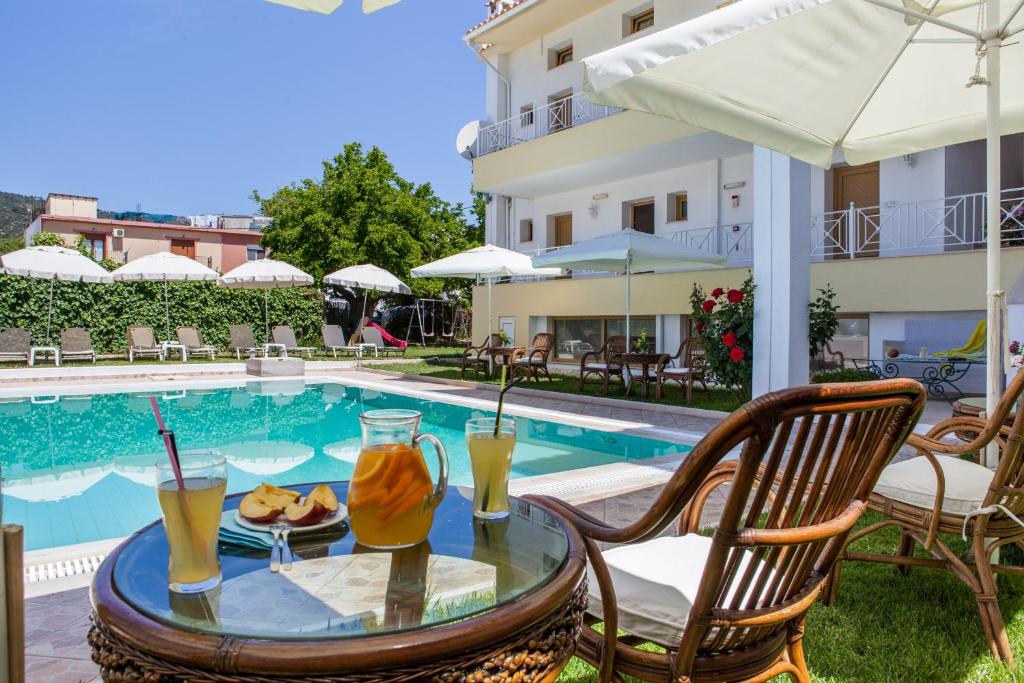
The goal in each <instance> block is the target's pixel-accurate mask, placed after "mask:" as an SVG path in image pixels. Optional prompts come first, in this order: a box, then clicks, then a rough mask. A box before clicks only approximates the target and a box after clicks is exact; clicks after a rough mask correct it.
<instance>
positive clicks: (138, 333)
mask: <svg viewBox="0 0 1024 683" xmlns="http://www.w3.org/2000/svg"><path fill="white" fill-rule="evenodd" d="M136 356H156V357H157V358H159V359H160V360H163V359H164V350H163V347H161V346H160V345H159V344H157V343H156V335H155V334H153V328H152V327H147V326H145V325H134V326H132V327H129V328H128V362H129V363H134V362H135V357H136Z"/></svg>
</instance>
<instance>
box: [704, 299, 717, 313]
mask: <svg viewBox="0 0 1024 683" xmlns="http://www.w3.org/2000/svg"><path fill="white" fill-rule="evenodd" d="M703 308H704V312H705V313H710V312H711V311H713V310H715V302H714V301H712V300H711V299H708V300H707V301H705V302H704V305H703Z"/></svg>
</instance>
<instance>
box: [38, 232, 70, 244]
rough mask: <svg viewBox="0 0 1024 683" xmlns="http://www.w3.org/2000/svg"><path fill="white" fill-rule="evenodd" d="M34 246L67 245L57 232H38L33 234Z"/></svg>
mask: <svg viewBox="0 0 1024 683" xmlns="http://www.w3.org/2000/svg"><path fill="white" fill-rule="evenodd" d="M32 246H33V247H66V246H68V245H67V243H65V242H64V238H63V237H61V236H60V235H58V234H57V233H55V232H37V233H36V234H34V235H32Z"/></svg>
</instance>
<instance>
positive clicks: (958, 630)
mask: <svg viewBox="0 0 1024 683" xmlns="http://www.w3.org/2000/svg"><path fill="white" fill-rule="evenodd" d="M877 519H879V517H878V516H876V515H874V514H873V513H868V514H867V515H865V517H864V519H863V520H862V521H861V523H860V525H859V526H864V525H866V524H868V523H870V522H873V521H876V520H877ZM896 540H897V534H896V532H895V530H893V529H887V530H885V531H882V532H878V533H876V534H874V535H873V536H869V537H868V538H865V539H862V540H861V541H859V542H858V543H856V544H855V545H854V548H856V549H858V550H862V551H866V552H887V553H892V552H893V551H894V550H895V548H896ZM947 540H949V539H948V538H947ZM955 542H956V543H957V545H955V546H954V547H957V548H961V549H963V548H966V544H964V543H961V542H959V539H956V541H955ZM1008 556H1009V557H1008ZM1019 558H1020V553H1019V552H1018V551H1016V550H1010V551H1005V550H1004V560H1006V561H1009V562H1013V563H1020V559H1019ZM999 589H1000V593H999V605H1000V607H1001V609H1002V612H1003V619H1004V620H1005V621H1006V627H1007V631H1008V632H1009V636H1010V644H1011V646H1012V647H1013V649H1014V654H1015V655H1016V656H1017V658H1018V660H1020V659H1021V658H1022V657H1024V581H1022V577H1017V576H1009V575H1004V576H1001V577H1000V578H999ZM805 643H806V646H805V652H806V656H807V665H808V668H809V669H810V671H811V678H812V680H813V681H816V682H818V683H840V682H843V683H866V682H872V683H873V682H876V681H878V682H881V681H894V682H895V681H906V682H911V681H913V682H918V681H922V682H923V681H943V682H945V681H965V682H966V681H970V682H972V683H974V682H979V683H980V682H982V681H984V682H985V683H990V682H999V683H1002V682H1004V681H1006V682H1011V681H1024V672H1011V671H1008V670H1007V669H1006V667H1004V666H1003V665H1002V664H1000V663H999V662H997V661H996V660H995V659H993V658H992V656H991V655H990V654H989V648H988V644H987V643H986V642H985V639H984V637H983V634H982V627H981V619H980V618H979V617H978V609H977V604H976V603H975V601H974V596H973V594H972V593H971V591H970V590H969V589H968V588H967V587H966V586H964V585H963V584H961V583H960V582H959V581H957V580H956V579H954V578H953V576H952V575H951V574H948V573H946V572H943V571H939V570H935V569H921V568H916V569H914V570H913V571H912V572H911V573H910V574H909V575H907V576H902V575H899V574H897V573H895V572H894V571H893V569H892V568H891V567H889V566H886V565H880V564H867V563H861V562H848V563H845V564H844V565H843V576H842V581H841V583H840V592H839V599H838V600H837V601H836V603H835V604H834V605H833V606H831V607H825V606H822V605H821V604H815V605H814V607H812V608H811V611H810V614H809V616H808V619H807V631H806V635H805ZM595 679H596V676H595V672H594V670H593V669H592V668H591V667H589V666H588V665H586V664H584V663H583V662H581V661H580V660H575V659H574V660H573V661H572V662H571V663H570V665H569V666H568V667H567V668H566V670H565V671H564V672H563V673H562V675H561V676H560V677H559V679H558V680H559V682H560V683H587V682H589V681H593V680H595ZM777 680H779V681H786V680H788V679H787V678H786V677H781V678H779V679H777Z"/></svg>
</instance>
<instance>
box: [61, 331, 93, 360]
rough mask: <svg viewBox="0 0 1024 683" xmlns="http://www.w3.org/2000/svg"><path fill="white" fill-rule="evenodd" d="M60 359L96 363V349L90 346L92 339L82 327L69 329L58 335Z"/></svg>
mask: <svg viewBox="0 0 1024 683" xmlns="http://www.w3.org/2000/svg"><path fill="white" fill-rule="evenodd" d="M60 357H61V360H62V361H64V362H67V361H69V360H91V361H92V362H93V363H95V362H96V349H94V348H93V346H92V337H91V336H90V335H89V330H87V329H85V328H84V327H69V328H68V329H66V330H64V331H62V332H61V333H60Z"/></svg>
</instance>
